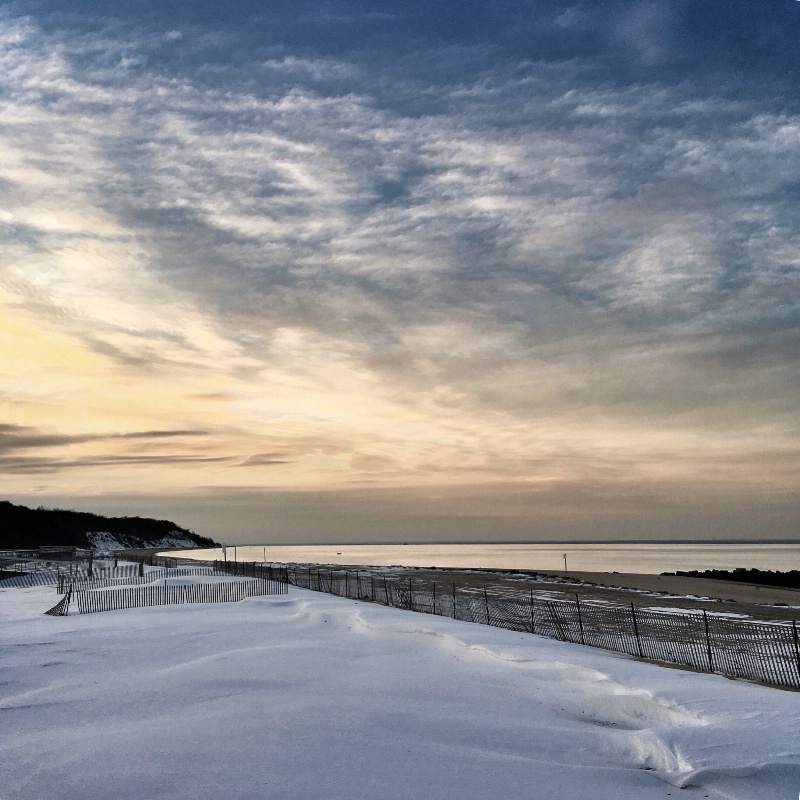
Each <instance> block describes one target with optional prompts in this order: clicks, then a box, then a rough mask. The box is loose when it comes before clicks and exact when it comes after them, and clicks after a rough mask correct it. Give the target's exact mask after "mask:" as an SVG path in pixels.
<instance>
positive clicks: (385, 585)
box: [383, 575, 392, 606]
mask: <svg viewBox="0 0 800 800" xmlns="http://www.w3.org/2000/svg"><path fill="white" fill-rule="evenodd" d="M383 591H384V592H386V605H387V606H390V605H391V604H392V603H391V601H390V600H389V586H388V585H387V583H386V576H385V575H384V576H383Z"/></svg>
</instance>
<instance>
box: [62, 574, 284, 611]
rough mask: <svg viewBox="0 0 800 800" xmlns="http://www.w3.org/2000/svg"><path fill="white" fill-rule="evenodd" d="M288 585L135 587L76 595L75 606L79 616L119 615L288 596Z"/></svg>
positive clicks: (242, 582) (237, 583) (249, 582)
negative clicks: (134, 610) (126, 611)
mask: <svg viewBox="0 0 800 800" xmlns="http://www.w3.org/2000/svg"><path fill="white" fill-rule="evenodd" d="M286 591H287V587H286V584H285V583H280V582H278V581H269V580H263V579H261V578H253V579H250V580H248V579H244V580H238V581H228V582H225V583H195V584H191V585H189V586H170V585H167V584H164V585H163V586H132V587H121V588H117V589H110V590H106V591H82V592H80V591H75V592H73V593H72V602H73V603H74V604H75V605H76V606H77V610H78V613H79V614H92V613H94V612H98V611H116V610H118V609H123V608H147V607H150V606H164V605H175V604H179V603H236V602H238V601H240V600H244V599H245V598H246V597H260V596H263V595H272V594H285V593H286Z"/></svg>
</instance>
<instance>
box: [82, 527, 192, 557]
mask: <svg viewBox="0 0 800 800" xmlns="http://www.w3.org/2000/svg"><path fill="white" fill-rule="evenodd" d="M86 538H87V539H88V540H89V546H90V547H93V548H94V549H95V550H101V551H103V552H111V551H113V550H128V549H136V548H139V547H144V548H164V549H167V548H172V547H185V548H196V547H197V544H195V543H194V542H193V541H192V540H191V539H189V538H188V537H186V536H184V535H183V534H182V533H181V532H180V531H175V532H174V533H173V534H172V535H171V536H162V537H161V538H159V539H148V540H147V541H145V540H144V539H142V538H141V537H139V536H126V535H125V534H116V533H110V532H109V531H92V532H91V533H87V534H86Z"/></svg>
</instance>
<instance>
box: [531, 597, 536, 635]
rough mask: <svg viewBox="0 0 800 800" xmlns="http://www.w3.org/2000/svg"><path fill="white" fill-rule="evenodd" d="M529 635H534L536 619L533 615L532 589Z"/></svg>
mask: <svg viewBox="0 0 800 800" xmlns="http://www.w3.org/2000/svg"><path fill="white" fill-rule="evenodd" d="M531 633H536V618H535V616H534V613H533V589H531Z"/></svg>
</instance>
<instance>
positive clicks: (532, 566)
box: [185, 543, 800, 574]
mask: <svg viewBox="0 0 800 800" xmlns="http://www.w3.org/2000/svg"><path fill="white" fill-rule="evenodd" d="M185 554H186V555H193V556H196V557H198V558H222V555H221V550H193V551H186V553H185ZM564 554H566V556H567V567H568V569H569V570H570V571H576V572H613V571H615V570H616V571H617V572H639V573H649V574H658V573H661V572H674V571H675V570H693V569H698V570H703V569H735V568H736V567H747V568H750V567H756V568H758V569H777V570H784V571H785V570H790V569H800V543H798V544H794V545H791V544H790V545H787V544H561V545H549V544H407V545H313V546H312V545H297V546H291V547H275V546H270V545H268V546H266V547H264V546H252V545H247V546H239V547H237V548H236V549H235V554H234V548H233V547H232V546H228V552H227V557H228V559H229V560H233V559H234V558H236V559H237V560H239V561H267V562H275V563H277V562H284V563H287V562H288V563H291V562H294V563H303V564H305V563H311V564H353V565H355V564H359V565H364V566H406V567H461V568H468V569H478V568H489V569H491V568H494V569H520V570H541V571H545V572H546V571H553V570H563V569H564Z"/></svg>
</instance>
